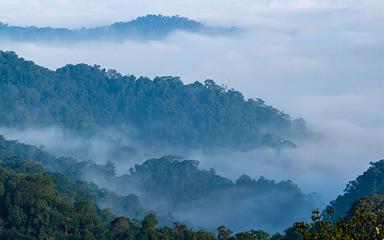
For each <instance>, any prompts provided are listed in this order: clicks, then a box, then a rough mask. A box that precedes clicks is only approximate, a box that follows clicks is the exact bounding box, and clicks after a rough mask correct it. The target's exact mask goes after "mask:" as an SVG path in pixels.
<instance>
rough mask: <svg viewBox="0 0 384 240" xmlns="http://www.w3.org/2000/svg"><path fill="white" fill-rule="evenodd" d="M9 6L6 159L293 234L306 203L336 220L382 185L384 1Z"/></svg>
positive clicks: (159, 206) (164, 213) (164, 207)
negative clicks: (331, 211) (330, 212)
mask: <svg viewBox="0 0 384 240" xmlns="http://www.w3.org/2000/svg"><path fill="white" fill-rule="evenodd" d="M21 5H23V6H24V7H23V8H20V6H21ZM64 8H65V9H67V11H59V9H64ZM24 9H29V10H28V14H26V12H25V10H24ZM0 10H2V12H4V14H3V15H2V17H1V18H2V19H0V22H3V24H1V25H0V46H1V47H0V50H1V52H0V90H1V92H2V94H1V95H0V100H1V104H0V136H1V137H0V163H1V164H0V167H2V168H4V169H7V171H10V172H9V173H8V172H7V174H11V175H12V174H14V173H15V174H17V173H20V172H22V173H24V172H25V171H26V172H27V173H28V174H35V172H39V171H47V172H49V174H50V173H51V172H52V173H59V174H62V175H63V177H64V178H67V179H68V181H69V182H72V181H80V182H82V183H81V184H80V187H79V186H69V185H61V184H62V180H60V181H58V180H57V178H56V177H53V179H55V180H54V181H53V182H54V185H55V184H56V185H57V186H60V187H56V188H57V190H58V191H59V192H60V193H65V191H66V190H63V189H65V188H70V187H71V188H79V189H80V190H78V192H76V194H77V195H76V196H75V195H73V196H70V198H71V199H72V198H73V199H77V198H80V197H81V196H83V194H84V193H85V192H88V193H91V194H90V195H92V196H93V197H92V198H91V200H92V201H93V202H94V204H96V205H97V207H96V208H100V209H101V210H102V209H104V208H108V209H110V210H111V214H114V215H115V216H125V217H128V218H130V219H136V220H135V221H139V222H140V221H141V220H143V219H146V216H148V215H147V214H149V213H151V212H153V213H154V214H155V215H156V216H157V217H158V221H159V226H172V224H173V222H182V223H185V224H186V226H187V227H190V228H192V229H193V230H196V231H197V230H200V229H206V230H208V231H211V232H214V231H215V230H216V228H217V227H218V226H221V225H224V226H225V227H228V228H229V229H231V230H233V231H234V232H235V233H238V232H240V231H248V230H251V229H262V230H264V231H267V232H269V233H271V234H272V233H275V232H278V231H279V232H280V233H284V231H285V230H287V229H288V228H289V227H291V226H292V224H294V223H295V222H298V221H301V220H304V221H310V214H311V210H314V209H320V211H322V210H324V212H322V213H321V214H322V216H324V214H325V212H326V211H327V209H330V208H331V207H332V208H335V214H336V215H335V217H334V221H336V219H337V218H336V217H339V216H344V214H346V213H347V211H348V210H350V208H351V207H353V206H354V205H353V204H354V202H355V201H356V200H359V199H360V198H363V197H368V196H370V195H371V194H378V195H381V194H383V193H384V188H383V187H382V185H381V184H379V183H381V181H382V180H381V177H382V173H381V171H382V164H381V162H377V161H379V160H380V159H383V158H384V157H383V156H384V155H383V149H384V112H383V107H384V96H383V94H382V92H383V90H384V70H383V67H382V66H383V64H384V58H383V57H382V56H383V54H384V30H383V28H382V23H383V22H384V16H383V14H382V13H383V12H384V3H381V2H380V1H379V0H369V1H366V2H364V3H361V2H358V1H355V0H351V1H347V0H338V1H328V0H324V1H320V0H286V1H281V0H262V1H257V2H254V1H248V0H245V1H240V2H239V1H232V0H228V1H219V0H212V1H210V2H205V1H201V0H198V1H192V0H186V1H184V2H182V3H181V2H176V1H173V0H160V1H156V2H155V3H154V2H151V1H147V0H145V1H130V2H125V1H120V0H111V1H97V3H93V2H91V1H88V0H85V1H78V2H74V1H70V0H64V1H50V2H47V1H42V0H31V1H27V2H23V1H19V0H16V1H3V2H1V3H0ZM42 13H46V14H42ZM13 140H16V141H13ZM10 157H19V158H20V161H21V162H22V163H23V164H27V165H28V162H27V163H25V161H27V160H32V161H34V162H35V163H36V164H38V165H39V166H40V167H41V169H42V170H39V171H37V170H36V171H35V170H33V171H31V172H28V170H25V169H24V165H21V167H20V166H19V165H17V164H16V165H15V164H14V162H13V161H14V160H9V158H10ZM1 161H3V162H1ZM372 162H375V163H372ZM15 166H17V168H16V167H15ZM20 168H22V170H20ZM33 169H34V168H33ZM367 169H368V170H367ZM383 172H384V171H383ZM363 173H364V174H363ZM362 174H363V175H362ZM7 176H8V175H7ZM358 176H359V177H358ZM0 177H1V176H0ZM357 177H358V178H357ZM354 179H356V181H355V182H352V185H351V183H350V181H353V180H354ZM92 184H94V185H92ZM376 184H377V186H376ZM56 185H55V186H56ZM373 185H374V186H373ZM54 188H55V187H54ZM61 188H63V189H61ZM61 191H62V192H61ZM67 197H68V196H67ZM376 200H377V199H376ZM376 200H375V201H376ZM71 201H72V200H71ZM76 201H77V200H76ZM327 206H328V207H327ZM100 209H99V210H98V211H101V210H100ZM287 209H289V211H288V210H287ZM351 209H353V208H351ZM283 211H286V214H285V215H284V217H282V216H281V212H283ZM351 212H353V211H352V210H351ZM103 214H104V213H103ZM0 215H1V214H0ZM100 216H101V218H102V219H103V218H107V215H105V216H104V215H100ZM0 217H1V216H0ZM110 220H111V219H109V220H108V221H110ZM103 221H104V222H108V221H105V219H104V220H103ZM141 224H143V223H141ZM139 228H140V226H139ZM140 229H141V228H140ZM138 231H139V230H138ZM159 231H160V230H159ZM286 233H287V232H286ZM138 234H139V232H138ZM116 239H117V238H116ZM132 239H141V238H139V237H137V236H136V235H135V237H134V238H132ZM154 239H155V238H154ZM202 239H204V238H202ZM207 239H209V238H207ZM238 239H241V238H238ZM256 239H259V238H256ZM260 239H263V238H260Z"/></svg>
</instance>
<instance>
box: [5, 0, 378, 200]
mask: <svg viewBox="0 0 384 240" xmlns="http://www.w3.org/2000/svg"><path fill="white" fill-rule="evenodd" d="M36 2H39V1H36ZM64 3H65V1H64ZM117 3H118V1H114V3H113V4H117ZM171 3H174V2H172V1H168V2H167V3H165V2H164V1H162V2H161V4H165V5H166V6H170V4H171ZM229 3H231V1H229V0H228V1H225V3H223V6H221V7H219V11H218V12H217V13H216V14H213V15H209V14H207V13H206V12H205V11H202V13H201V15H199V14H197V13H196V12H194V10H193V9H195V8H192V10H191V12H190V14H182V15H187V16H200V18H201V19H205V18H206V19H209V18H210V19H211V20H212V21H218V22H220V21H221V22H226V21H228V22H230V19H233V18H239V19H240V20H239V21H238V22H239V23H240V22H242V23H243V24H244V25H246V26H247V27H248V28H249V29H248V31H247V32H246V33H244V34H243V35H241V36H238V37H231V38H226V37H209V36H201V35H198V34H187V33H181V32H178V33H174V34H172V35H170V36H169V37H168V38H167V39H165V40H164V41H151V42H147V43H140V42H129V41H127V42H121V43H116V42H112V43H111V42H109V43H106V42H104V43H103V42H98V43H97V42H88V43H83V44H80V43H73V44H68V43H56V44H36V43H11V42H5V41H2V42H1V48H2V49H5V50H14V51H16V52H17V53H18V54H19V55H20V56H23V57H25V58H27V59H32V60H34V61H35V62H36V63H38V64H41V65H43V66H46V67H49V68H51V69H55V68H58V67H61V66H62V65H64V64H67V63H80V62H85V63H88V64H98V65H101V66H103V67H106V68H114V69H117V70H118V71H120V72H122V73H124V74H135V75H137V76H141V75H145V76H150V77H153V76H157V75H174V76H181V77H182V79H183V81H185V82H193V81H196V80H200V81H203V80H205V79H207V78H210V79H214V80H215V81H216V82H218V83H222V84H225V85H227V86H229V87H233V88H235V89H237V90H240V91H242V92H243V93H244V94H245V96H247V97H258V98H263V99H265V100H266V101H267V103H268V104H272V105H274V106H276V107H278V108H280V109H282V110H284V111H286V112H288V113H291V114H292V115H293V116H294V117H303V118H304V119H306V121H307V122H308V125H309V126H310V128H312V129H313V130H314V131H316V132H318V133H319V136H318V138H317V139H313V140H311V141H304V140H297V141H296V142H297V145H298V146H299V147H298V148H297V149H295V150H287V151H282V152H276V151H272V150H270V149H257V150H254V151H251V152H246V153H244V152H230V153H228V152H225V151H223V152H222V153H216V154H215V155H212V154H211V155H207V154H203V153H199V152H191V153H188V154H186V157H190V158H195V159H197V160H200V161H201V162H202V166H203V167H205V168H210V167H214V168H216V169H217V171H218V173H221V174H223V175H225V176H229V177H231V178H236V177H238V176H239V175H241V174H243V173H247V174H249V175H250V176H252V177H258V176H260V175H263V176H266V177H268V178H276V179H287V178H289V179H292V180H294V182H295V183H298V184H299V186H301V187H303V188H304V190H305V191H306V192H312V191H315V192H320V193H322V194H323V195H324V196H325V198H326V199H327V200H328V199H332V198H333V197H334V196H335V195H337V194H338V193H340V192H341V191H342V189H343V187H344V185H345V184H346V183H347V182H348V181H349V180H351V179H354V178H355V177H356V175H358V174H360V173H362V172H363V171H364V170H365V169H366V168H367V167H368V163H369V162H370V161H376V160H379V159H380V158H384V153H383V149H384V115H383V111H382V108H383V105H384V97H383V95H382V91H383V90H384V71H383V64H384V60H383V57H382V56H383V54H384V30H383V28H382V26H381V24H380V23H381V22H383V16H382V11H381V10H382V9H383V7H384V4H383V3H381V2H380V1H366V2H364V3H361V2H357V1H341V0H340V1H332V3H331V2H330V1H322V2H320V1H309V0H308V1H299V0H296V1H294V0H292V1H286V2H285V1H261V3H260V4H259V3H254V1H245V3H246V4H245V3H238V4H237V5H235V6H234V7H233V9H234V14H233V15H231V16H230V14H228V9H227V10H225V9H224V8H225V7H226V8H229V7H228V6H230V4H229ZM143 4H144V3H143ZM189 4H190V5H192V6H195V5H194V4H193V3H192V2H189ZM206 4H207V5H209V7H208V8H207V9H210V8H212V7H214V6H216V5H218V2H217V1H214V2H213V3H206ZM247 4H249V8H247V7H246V5H247ZM11 5H12V4H11V3H9V6H11ZM159 5H160V3H159ZM186 5H188V4H187V3H185V5H183V6H186ZM0 6H1V5H0ZM3 6H4V4H3ZM48 6H49V5H48ZM155 6H157V5H156V4H155ZM178 7H179V9H183V8H182V7H180V5H177V4H176V5H175V7H170V9H173V10H174V9H176V8H178ZM195 7H196V6H195ZM79 9H81V8H79ZM143 9H145V11H147V10H148V9H146V8H145V7H144V8H143ZM151 9H152V10H156V8H155V7H154V8H151ZM173 10H168V11H169V12H172V11H173ZM143 11H144V10H143ZM184 11H185V13H187V12H186V10H184ZM160 13H166V14H167V12H160ZM181 13H184V12H182V11H181ZM241 13H244V15H242V14H241ZM135 14H136V13H135ZM135 14H133V15H135ZM137 14H141V13H139V12H137ZM252 14H253V15H252ZM117 16H118V17H120V15H117ZM215 19H216V20H215ZM217 19H219V20H217ZM120 20H121V19H120ZM42 21H43V20H42ZM94 21H96V22H97V21H106V19H102V20H101V19H98V20H94ZM108 21H110V20H108ZM240 25H241V24H240ZM48 136H52V134H51V135H50V133H49V132H48ZM20 137H21V136H20ZM53 138H56V139H57V137H53ZM48 139H49V138H48ZM20 140H21V141H24V140H23V139H20ZM49 142H50V141H49ZM80 142H81V141H80ZM74 143H76V141H74ZM42 144H44V143H42ZM98 155H100V154H98Z"/></svg>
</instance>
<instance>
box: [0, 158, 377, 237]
mask: <svg viewBox="0 0 384 240" xmlns="http://www.w3.org/2000/svg"><path fill="white" fill-rule="evenodd" d="M90 196H92V195H88V192H84V185H82V183H80V182H77V183H74V182H71V181H69V180H67V179H66V178H65V177H64V176H62V175H60V174H56V173H50V172H45V171H43V170H42V168H41V166H39V165H38V164H36V163H35V162H33V161H27V160H24V159H21V158H17V157H12V158H3V157H0V206H1V207H0V222H1V227H0V237H1V239H36V240H37V239H87V240H93V239H94V240H96V239H97V240H103V239H115V240H120V239H121V240H127V239H128V240H134V239H135V240H158V239H169V240H180V239H184V240H216V239H217V240H224V239H227V240H312V239H336V240H339V239H340V240H341V239H382V238H383V237H384V235H383V233H384V228H383V223H384V222H383V219H384V218H383V212H382V208H383V206H384V199H383V197H382V196H369V197H365V198H362V199H360V200H358V201H356V202H355V204H353V206H352V207H351V208H350V210H349V211H348V215H347V216H346V217H344V218H341V219H339V220H338V221H337V223H336V224H335V223H334V222H332V221H330V220H328V219H329V217H331V215H332V211H331V210H328V211H327V214H329V217H326V218H321V216H320V211H317V210H315V211H313V215H312V223H305V222H297V223H295V224H294V225H293V226H292V227H290V228H288V229H287V230H285V232H284V234H279V233H276V234H274V235H273V234H269V233H267V232H265V231H262V230H250V231H245V232H239V233H233V232H232V231H231V230H230V229H228V228H226V227H225V226H219V227H218V228H217V232H216V233H213V232H208V231H206V230H199V231H193V230H191V229H190V228H188V226H187V225H185V224H181V223H175V224H174V225H173V226H172V227H168V226H165V227H164V226H163V227H158V226H157V225H158V221H157V219H156V216H155V215H153V214H148V215H147V216H145V217H144V218H143V219H142V220H141V221H138V220H131V219H129V218H125V217H116V216H114V215H113V214H111V213H110V211H109V210H108V209H100V208H99V207H97V206H96V205H95V204H94V202H93V201H94V200H93V198H92V197H90ZM284 214H286V213H282V212H280V216H283V215H284Z"/></svg>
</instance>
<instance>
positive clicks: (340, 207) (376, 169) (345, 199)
mask: <svg viewBox="0 0 384 240" xmlns="http://www.w3.org/2000/svg"><path fill="white" fill-rule="evenodd" d="M370 195H384V160H381V161H378V162H374V163H371V167H370V168H369V169H368V170H367V171H365V172H364V173H363V174H362V175H360V176H358V177H357V178H356V179H355V180H353V181H351V182H349V184H348V185H347V186H346V187H345V190H344V193H343V194H342V195H339V196H338V197H337V198H336V199H335V200H334V201H332V202H331V203H330V205H329V206H328V208H330V207H331V208H333V209H334V211H335V214H334V218H335V219H336V218H337V217H343V216H345V215H347V213H348V210H349V209H350V208H351V206H352V205H353V204H354V203H355V202H356V201H357V200H359V199H361V198H364V197H368V196H370Z"/></svg>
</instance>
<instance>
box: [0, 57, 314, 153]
mask: <svg viewBox="0 0 384 240" xmlns="http://www.w3.org/2000/svg"><path fill="white" fill-rule="evenodd" d="M0 77H1V81H0V91H1V92H2V93H4V94H2V95H1V96H0V102H1V103H2V104H1V108H0V121H1V122H2V124H5V125H6V126H30V125H34V126H47V125H58V126H63V127H64V128H66V129H69V130H72V131H77V132H79V133H81V134H82V135H84V134H88V135H92V134H96V133H98V132H99V131H100V129H104V128H108V127H115V128H119V131H120V132H121V133H122V134H124V135H129V136H131V137H132V138H134V139H136V140H140V142H142V143H145V144H148V146H151V147H154V146H168V147H173V148H175V147H186V148H193V147H201V148H205V149H210V150H211V148H213V147H236V148H252V147H255V146H260V145H267V146H272V147H283V146H290V147H292V146H294V145H293V143H292V142H290V141H287V140H285V139H286V138H288V137H289V136H292V135H294V134H304V133H306V132H307V130H306V127H305V122H304V121H303V120H292V119H291V118H290V117H289V115H287V114H285V113H283V112H281V111H279V110H277V109H275V108H273V107H271V106H267V105H266V104H265V103H264V102H263V101H262V100H259V99H256V100H255V99H248V100H246V99H244V97H243V96H242V94H241V93H240V92H237V91H235V90H233V89H230V90H226V88H224V87H221V86H219V85H217V84H216V83H215V82H214V81H212V80H206V81H205V82H204V84H202V83H200V82H195V83H193V84H188V85H184V84H183V83H182V82H181V81H180V79H179V78H178V77H156V78H155V79H153V80H150V79H148V78H145V77H140V78H138V79H137V78H135V77H134V76H122V75H120V74H118V73H116V72H115V71H106V70H105V69H101V68H100V67H99V66H88V65H85V64H79V65H67V66H65V67H63V68H60V69H57V70H56V71H50V70H47V69H45V68H42V67H39V66H37V65H35V64H34V63H32V62H29V61H25V60H23V59H21V58H18V57H17V55H16V54H15V53H12V52H0ZM74 103H76V104H74Z"/></svg>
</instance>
